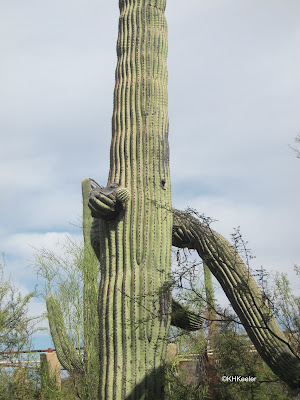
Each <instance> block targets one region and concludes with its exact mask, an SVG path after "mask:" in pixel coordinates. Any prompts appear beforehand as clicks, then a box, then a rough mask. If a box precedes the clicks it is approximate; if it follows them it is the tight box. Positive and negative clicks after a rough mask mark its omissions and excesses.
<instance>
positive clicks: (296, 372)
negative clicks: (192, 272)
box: [173, 210, 300, 388]
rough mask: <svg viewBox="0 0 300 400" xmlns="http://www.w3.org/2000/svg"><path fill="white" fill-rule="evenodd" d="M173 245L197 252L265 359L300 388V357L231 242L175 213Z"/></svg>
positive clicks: (195, 221)
mask: <svg viewBox="0 0 300 400" xmlns="http://www.w3.org/2000/svg"><path fill="white" fill-rule="evenodd" d="M173 245H174V246H177V247H181V248H183V247H187V248H189V249H195V250H197V252H198V254H199V256H200V257H201V258H202V259H203V261H204V262H205V264H206V265H207V266H208V267H209V269H210V270H211V272H212V273H213V275H214V276H215V277H216V278H217V280H218V281H219V283H220V284H221V286H222V288H223V290H224V292H225V294H226V295H227V297H228V299H229V301H230V302H231V305H232V307H233V309H234V310H235V312H236V313H237V315H238V316H239V318H240V320H241V322H242V323H243V325H244V328H245V330H246V331H247V333H248V335H249V338H250V339H251V341H252V342H253V344H254V345H255V347H256V349H257V351H258V353H259V354H260V355H261V357H262V358H263V360H264V361H265V362H266V363H267V364H268V366H269V367H270V368H271V369H272V371H273V372H274V373H275V374H276V375H277V376H278V377H279V378H280V379H282V380H283V381H285V382H286V383H287V384H288V385H289V386H290V387H293V388H297V387H299V386H300V381H299V377H300V360H299V357H297V355H296V354H295V352H294V351H293V349H292V348H291V346H290V344H289V343H288V342H287V339H286V337H285V336H284V335H283V333H282V332H281V330H280V328H279V326H278V324H277V321H276V320H275V318H274V317H273V316H272V314H271V311H270V309H269V307H268V304H267V302H266V300H265V299H264V297H263V295H262V293H261V291H260V289H259V288H258V286H257V284H256V282H255V280H254V279H253V277H252V276H251V274H250V273H249V270H248V268H247V267H246V266H245V264H244V263H243V261H242V260H241V258H240V257H239V255H238V254H237V252H236V250H235V249H234V248H233V247H232V246H231V245H230V243H229V242H228V241H227V240H226V239H225V238H223V237H222V236H221V235H219V234H218V233H216V232H214V231H213V230H211V229H210V228H208V227H207V226H205V225H204V224H202V223H201V222H200V221H199V220H198V219H196V218H194V217H193V216H191V215H190V214H188V213H184V212H181V211H178V210H173Z"/></svg>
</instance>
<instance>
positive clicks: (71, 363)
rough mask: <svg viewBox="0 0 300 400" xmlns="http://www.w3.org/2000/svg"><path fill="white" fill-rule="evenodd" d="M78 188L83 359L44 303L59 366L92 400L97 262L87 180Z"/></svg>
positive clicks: (53, 304) (51, 303) (56, 310)
mask: <svg viewBox="0 0 300 400" xmlns="http://www.w3.org/2000/svg"><path fill="white" fill-rule="evenodd" d="M81 187H82V203H83V223H82V227H83V238H84V258H83V267H84V270H83V279H84V284H83V298H84V301H83V316H84V356H83V361H82V360H81V358H80V356H79V355H78V352H77V351H76V349H75V348H74V346H73V344H72V342H71V341H70V339H69V338H68V336H67V333H66V329H65V325H64V321H63V316H62V312H61V309H60V306H59V303H58V301H57V300H56V299H55V298H54V297H53V296H49V297H48V298H47V300H46V305H47V312H48V320H49V325H50V332H51V336H52V340H53V343H54V346H55V349H56V352H57V357H58V359H59V361H60V363H61V365H62V366H63V367H64V368H65V369H66V370H67V371H68V372H69V373H72V372H75V373H80V374H81V375H82V376H84V382H85V389H84V390H85V396H86V398H87V399H96V398H97V396H98V379H99V378H98V377H99V343H98V335H99V321H98V315H97V304H98V282H97V278H98V274H99V267H98V260H97V257H96V256H95V253H94V251H93V249H92V247H91V243H90V231H91V225H92V216H91V212H90V210H89V207H88V201H89V197H90V193H91V190H92V187H91V183H90V180H89V179H88V178H86V179H84V180H83V181H82V184H81Z"/></svg>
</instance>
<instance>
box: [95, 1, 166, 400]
mask: <svg viewBox="0 0 300 400" xmlns="http://www.w3.org/2000/svg"><path fill="white" fill-rule="evenodd" d="M119 6H120V19H119V34H118V42H117V56H118V61H117V68H116V83H115V91H114V109H113V118H112V141H111V149H110V171H109V177H108V186H107V188H105V189H102V190H101V189H100V191H99V192H98V195H97V196H96V195H95V196H94V197H92V198H91V201H90V206H91V210H92V211H95V209H96V208H97V207H98V208H99V210H100V216H101V218H100V222H99V224H100V225H99V229H98V234H99V259H100V268H101V281H100V288H99V325H100V326H99V344H100V360H101V365H100V382H99V398H100V399H125V398H128V399H129V398H132V399H144V398H155V399H160V398H162V396H163V393H162V392H163V373H162V370H163V366H164V359H165V349H166V344H167V343H166V339H167V334H168V329H169V326H170V309H171V294H170V291H169V272H170V264H171V239H172V211H171V188H170V175H169V145H168V125H169V122H168V110H167V104H168V94H167V76H168V75H167V66H166V59H167V24H166V20H165V17H164V11H165V6H166V1H165V0H124V1H119ZM113 187H115V188H116V190H115V191H113V192H112V193H111V190H113V189H111V188H113ZM118 187H120V188H124V189H126V190H127V191H128V193H129V194H130V195H127V196H125V197H126V198H125V199H124V197H122V196H118V193H120V192H118V191H117V188H118ZM123 193H124V191H123ZM123 200H125V201H123ZM119 203H123V207H122V208H123V209H122V210H121V211H120V212H119V213H118V214H117V215H116V216H114V213H113V211H111V210H112V208H113V205H114V204H115V205H117V204H119ZM106 210H107V218H106V217H105V213H106ZM93 215H94V216H95V213H94V214H93Z"/></svg>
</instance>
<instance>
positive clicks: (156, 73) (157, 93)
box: [89, 0, 299, 399]
mask: <svg viewBox="0 0 300 400" xmlns="http://www.w3.org/2000/svg"><path fill="white" fill-rule="evenodd" d="M119 6H120V20H119V36H118V43H117V55H118V63H117V69H116V84H115V92H114V111H113V119H112V142H111V150H110V172H109V177H108V184H107V186H106V187H105V188H104V187H101V186H99V185H97V184H94V190H93V191H92V193H91V197H90V202H89V206H90V209H91V212H92V215H93V217H94V218H95V220H94V223H93V226H92V244H93V247H94V249H95V251H96V253H97V254H98V257H99V260H100V265H101V282H100V290H99V324H100V325H99V341H100V359H101V367H100V383H99V385H100V386H99V398H101V399H104V398H106V399H121V398H128V399H129V398H132V399H133V398H139V399H140V398H152V397H153V398H155V399H160V398H162V397H163V388H162V385H163V380H162V370H163V360H164V353H165V338H166V335H167V331H168V327H169V324H170V318H169V314H170V313H169V310H170V306H171V301H170V295H169V291H168V287H169V283H168V274H169V270H170V247H171V240H170V238H171V225H172V212H171V211H172V209H171V199H170V178H169V165H168V160H169V156H168V138H167V137H168V116H167V70H166V54H167V35H166V21H165V18H164V10H165V6H166V1H165V0H126V1H125V0H123V1H122V0H120V1H119ZM173 215H174V216H175V221H176V224H175V225H174V228H173V243H174V244H175V245H177V246H179V247H189V248H195V249H197V251H198V252H199V254H200V256H201V257H202V258H203V261H204V262H205V264H206V265H207V266H208V267H209V269H210V270H211V271H212V273H214V275H215V276H216V277H217V279H218V280H219V282H220V283H221V285H222V287H223V289H224V291H225V293H226V294H227V296H228V298H229V300H230V301H231V302H232V305H233V307H234V309H235V311H236V312H237V313H238V315H239V317H240V319H241V321H242V322H243V324H244V326H245V328H246V330H247V332H248V334H249V336H250V338H251V340H252V341H253V343H254V344H255V346H256V348H257V350H258V351H259V353H260V354H261V356H262V357H263V359H264V360H265V361H266V362H267V363H268V364H269V366H270V367H271V368H272V369H273V371H274V372H275V373H277V374H278V376H280V378H281V379H283V380H284V381H286V382H287V383H289V384H290V385H291V386H297V385H299V359H298V358H297V356H296V355H295V354H294V353H293V351H292V349H291V346H290V345H289V344H288V343H287V341H286V339H285V337H284V335H283V334H282V332H281V331H280V329H279V327H278V325H277V323H276V321H275V319H274V318H273V317H272V315H271V314H270V310H269V309H268V306H267V304H266V303H265V301H264V300H263V297H262V295H261V293H260V291H259V289H258V287H257V285H256V284H255V281H254V280H253V278H252V277H251V276H250V275H249V273H248V271H247V269H245V266H244V265H243V263H242V262H241V260H240V258H239V257H238V256H237V255H236V254H235V253H234V252H232V249H231V247H230V245H229V244H228V242H226V241H224V240H223V239H222V238H220V236H219V235H217V234H214V235H212V236H209V235H208V234H207V231H205V230H203V229H202V228H203V227H202V226H201V225H199V224H198V223H196V222H195V221H194V220H193V219H192V218H190V217H189V216H188V215H186V214H180V213H179V212H177V211H174V212H173ZM208 238H209V240H208ZM175 306H176V305H175ZM151 396H152V397H151Z"/></svg>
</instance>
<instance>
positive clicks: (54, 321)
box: [46, 296, 84, 373]
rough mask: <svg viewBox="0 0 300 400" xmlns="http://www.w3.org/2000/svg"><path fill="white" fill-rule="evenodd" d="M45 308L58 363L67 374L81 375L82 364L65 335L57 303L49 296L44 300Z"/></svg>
mask: <svg viewBox="0 0 300 400" xmlns="http://www.w3.org/2000/svg"><path fill="white" fill-rule="evenodd" d="M46 306H47V312H48V320H49V326H50V332H51V336H52V340H53V343H54V346H55V350H56V353H57V357H58V359H59V362H60V363H61V365H62V366H63V367H64V368H65V369H66V370H67V371H69V372H79V373H83V371H84V369H83V362H82V360H81V357H80V355H79V354H78V352H77V351H76V349H75V348H74V346H73V343H72V342H71V340H70V339H69V337H68V335H67V333H66V329H65V324H64V320H63V315H62V312H61V309H60V306H59V304H58V301H57V300H56V299H55V298H54V297H53V296H49V297H47V299H46Z"/></svg>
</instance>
